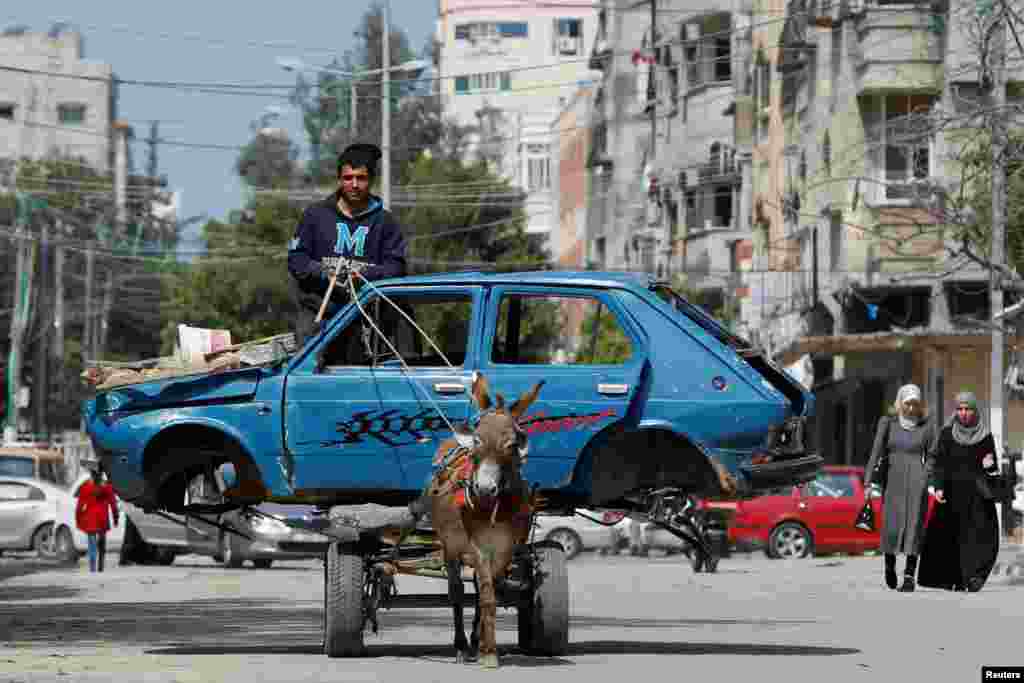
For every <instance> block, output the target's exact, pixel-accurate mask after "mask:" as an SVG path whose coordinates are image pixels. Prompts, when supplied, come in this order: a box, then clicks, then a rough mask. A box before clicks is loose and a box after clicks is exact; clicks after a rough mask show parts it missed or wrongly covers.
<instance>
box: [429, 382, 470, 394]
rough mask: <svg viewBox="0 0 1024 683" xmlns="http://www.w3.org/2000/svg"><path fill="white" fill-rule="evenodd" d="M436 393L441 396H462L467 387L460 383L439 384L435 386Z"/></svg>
mask: <svg viewBox="0 0 1024 683" xmlns="http://www.w3.org/2000/svg"><path fill="white" fill-rule="evenodd" d="M434 391H436V392H437V393H439V394H462V393H465V391H466V387H464V386H463V385H462V384H459V383H458V382H447V383H446V382H437V383H435V384H434Z"/></svg>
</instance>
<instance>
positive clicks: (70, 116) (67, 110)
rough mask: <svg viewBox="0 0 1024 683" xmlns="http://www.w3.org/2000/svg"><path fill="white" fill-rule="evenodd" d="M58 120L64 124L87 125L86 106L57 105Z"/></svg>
mask: <svg viewBox="0 0 1024 683" xmlns="http://www.w3.org/2000/svg"><path fill="white" fill-rule="evenodd" d="M57 120H58V121H60V122H61V123H63V124H67V125H74V124H79V123H85V105H84V104H59V105H57Z"/></svg>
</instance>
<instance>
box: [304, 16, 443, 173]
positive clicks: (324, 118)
mask: <svg viewBox="0 0 1024 683" xmlns="http://www.w3.org/2000/svg"><path fill="white" fill-rule="evenodd" d="M383 26H384V13H383V9H382V7H381V5H380V3H379V2H378V3H375V4H374V5H373V6H372V7H371V8H370V9H369V10H367V12H366V13H365V14H364V15H363V17H362V20H361V21H360V24H359V28H358V29H357V30H356V31H355V32H354V33H355V35H356V36H358V37H359V38H360V41H361V42H360V44H359V47H358V48H357V49H356V50H355V51H354V52H350V53H347V54H346V55H345V56H344V58H343V59H342V60H340V61H335V62H334V63H332V64H331V65H330V66H329V67H328V68H327V69H326V70H324V71H321V72H319V73H318V74H317V76H316V79H315V81H314V82H312V83H311V82H310V81H309V80H308V79H306V78H305V77H304V76H302V75H301V74H300V76H299V78H298V82H297V85H296V88H295V91H294V92H293V94H292V102H293V103H295V104H297V105H298V106H300V107H301V108H302V110H303V124H304V127H305V129H306V135H307V137H308V140H309V144H310V147H311V149H312V151H313V155H312V156H313V158H312V160H311V161H310V166H309V176H310V178H311V180H312V181H313V183H314V184H321V183H324V182H328V181H329V180H330V179H333V178H335V177H336V175H337V167H336V161H337V158H338V155H339V154H340V153H341V151H342V150H343V149H344V148H345V147H346V146H348V145H349V144H350V143H352V142H356V141H358V142H372V143H374V144H376V145H380V146H383V144H382V140H381V108H382V97H381V89H382V86H381V78H382V76H381V75H380V74H375V75H371V76H366V77H362V78H359V77H357V78H356V88H355V89H356V98H357V103H356V104H357V106H356V113H357V121H356V123H357V126H356V128H355V130H354V131H353V127H352V125H351V123H352V119H351V115H352V103H351V95H350V93H351V88H350V86H351V78H350V77H349V76H344V75H340V74H337V73H332V71H345V72H349V73H356V74H358V73H359V72H363V71H374V70H378V69H381V68H382V66H383V37H384V32H383ZM389 40H390V53H391V65H392V66H396V65H398V64H401V63H403V62H407V61H409V60H411V59H413V58H414V56H415V55H414V53H413V51H412V49H411V48H410V46H409V40H408V37H407V36H406V35H405V32H404V31H402V30H401V29H398V28H395V27H394V25H392V27H391V33H390V37H389ZM314 83H315V85H314ZM423 90H424V89H423V88H422V87H418V84H417V82H416V74H412V73H405V72H400V71H392V72H391V92H390V98H391V112H392V121H391V150H392V153H391V161H392V165H393V168H394V169H395V171H396V172H397V173H398V174H399V177H398V178H397V179H398V180H399V181H400V182H401V181H402V180H403V178H402V177H401V175H400V174H401V173H402V170H403V169H404V168H406V167H407V165H408V163H409V162H410V161H411V160H412V159H414V158H415V157H416V156H417V155H418V154H419V152H420V151H422V150H424V149H430V148H432V147H433V146H434V144H435V142H436V141H437V139H438V138H439V137H440V135H441V134H442V131H441V127H442V126H441V123H440V121H441V115H440V104H439V100H438V98H437V97H436V96H429V94H427V93H424V92H423ZM314 91H315V92H314Z"/></svg>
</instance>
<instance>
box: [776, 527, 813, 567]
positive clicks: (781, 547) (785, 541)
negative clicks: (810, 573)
mask: <svg viewBox="0 0 1024 683" xmlns="http://www.w3.org/2000/svg"><path fill="white" fill-rule="evenodd" d="M812 546H813V541H812V539H811V532H810V531H808V530H807V527H805V526H804V525H802V524H797V523H796V522H783V523H782V524H780V525H778V526H777V527H775V528H774V529H773V530H772V533H771V536H769V537H768V547H767V549H766V551H765V552H767V553H768V557H771V558H773V559H786V560H791V559H798V558H802V557H808V556H810V555H811V548H812Z"/></svg>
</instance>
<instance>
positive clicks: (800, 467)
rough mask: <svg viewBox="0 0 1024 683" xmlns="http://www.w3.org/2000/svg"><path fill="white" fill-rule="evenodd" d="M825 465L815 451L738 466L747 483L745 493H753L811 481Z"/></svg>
mask: <svg viewBox="0 0 1024 683" xmlns="http://www.w3.org/2000/svg"><path fill="white" fill-rule="evenodd" d="M824 465H825V460H824V458H822V457H821V456H820V455H818V454H817V453H811V454H808V455H797V456H790V457H779V458H777V459H773V460H772V461H771V462H766V463H762V464H757V465H744V466H741V467H740V471H741V472H742V473H743V476H744V479H745V481H746V483H747V487H746V488H747V491H746V493H755V492H758V491H765V490H768V489H773V488H777V487H779V486H798V485H800V484H803V483H805V482H808V481H811V480H812V479H814V477H815V476H817V474H818V471H819V470H820V469H821V468H822V467H823V466H824Z"/></svg>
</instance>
